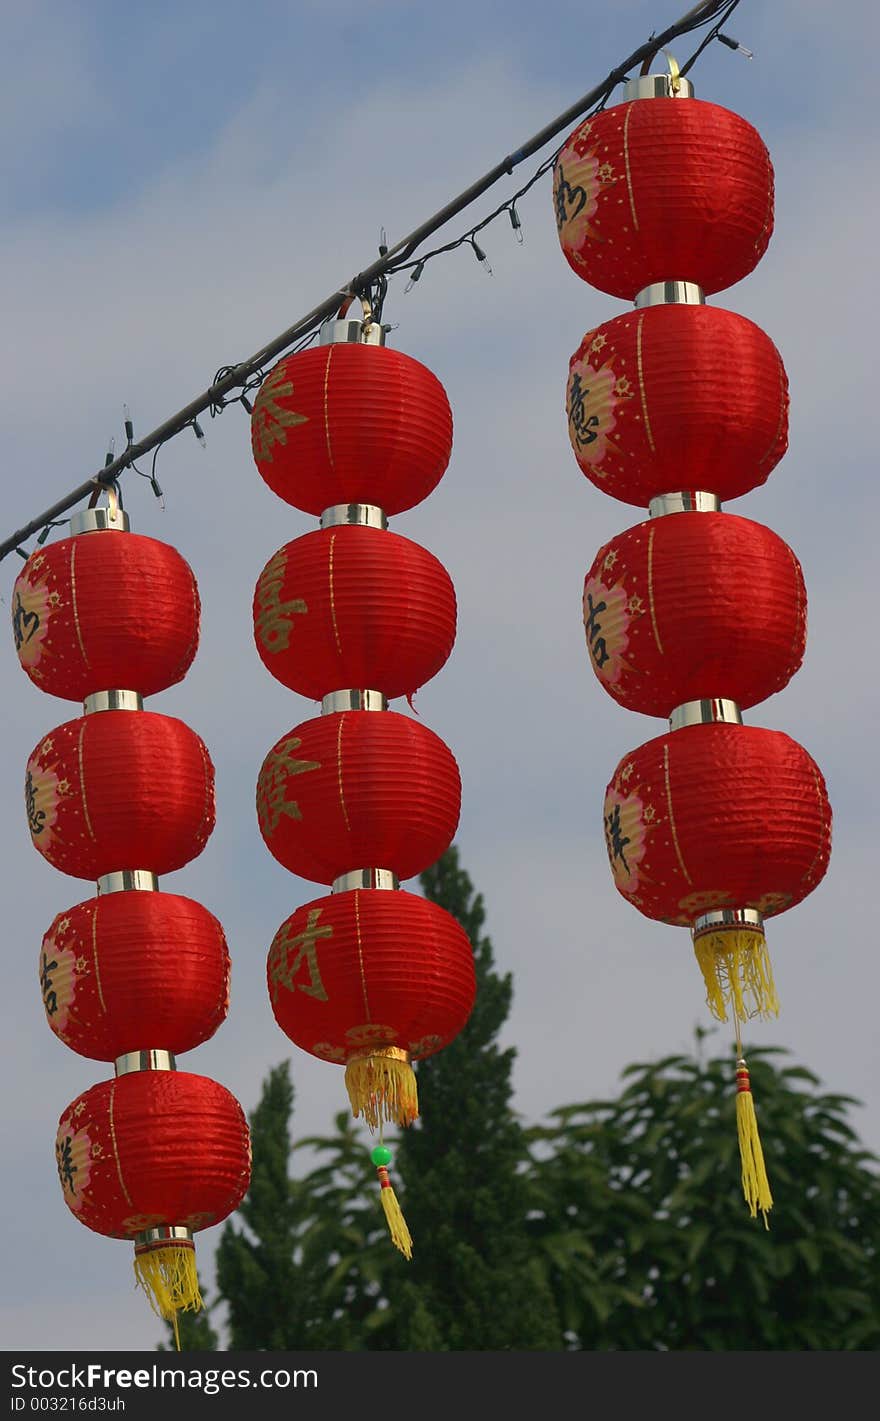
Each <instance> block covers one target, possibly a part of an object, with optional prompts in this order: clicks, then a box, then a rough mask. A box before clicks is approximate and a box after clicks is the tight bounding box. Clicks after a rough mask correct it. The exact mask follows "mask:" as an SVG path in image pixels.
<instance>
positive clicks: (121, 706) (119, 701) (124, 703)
mask: <svg viewBox="0 0 880 1421" xmlns="http://www.w3.org/2000/svg"><path fill="white" fill-rule="evenodd" d="M143 708H144V699H143V696H142V695H141V694H140V692H139V691H120V690H114V691H92V693H91V695H89V696H86V698H85V700H84V701H83V715H94V713H95V712H96V711H108V710H130V711H135V710H143Z"/></svg>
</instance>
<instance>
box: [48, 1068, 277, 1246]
mask: <svg viewBox="0 0 880 1421" xmlns="http://www.w3.org/2000/svg"><path fill="white" fill-rule="evenodd" d="M56 1155H57V1160H58V1173H59V1177H60V1180H61V1188H62V1191H63V1194H64V1202H65V1203H66V1204H67V1206H68V1208H69V1209H70V1210H71V1211H72V1212H73V1213H74V1214H75V1215H76V1217H77V1218H78V1219H79V1221H80V1223H83V1224H85V1225H86V1226H87V1227H88V1228H90V1229H94V1231H95V1233H100V1234H104V1235H105V1236H106V1237H108V1238H134V1237H135V1236H136V1235H137V1234H139V1233H143V1232H144V1231H145V1230H147V1229H151V1228H156V1227H158V1226H159V1225H161V1224H173V1225H176V1226H178V1227H182V1228H187V1229H190V1230H192V1232H194V1233H195V1232H196V1231H197V1230H198V1229H205V1228H208V1227H209V1226H210V1225H211V1224H218V1223H220V1222H221V1221H222V1220H223V1219H225V1218H226V1217H227V1215H229V1214H231V1213H232V1211H233V1209H236V1208H237V1207H238V1205H239V1204H240V1203H241V1201H242V1199H243V1198H244V1195H245V1192H246V1190H247V1187H248V1182H249V1175H250V1144H249V1136H248V1128H247V1123H246V1121H245V1118H244V1114H243V1112H242V1109H241V1106H240V1105H239V1104H238V1101H237V1100H236V1099H235V1097H234V1096H232V1095H230V1093H229V1091H228V1090H226V1089H225V1088H224V1087H223V1086H221V1085H218V1084H217V1082H216V1081H212V1080H209V1079H208V1077H207V1076H196V1075H191V1074H189V1073H188V1072H186V1071H135V1072H132V1073H130V1074H128V1075H123V1076H119V1077H118V1078H117V1079H115V1080H110V1081H100V1082H99V1083H98V1084H97V1085H94V1086H90V1087H89V1089H88V1090H86V1091H84V1092H83V1094H82V1095H80V1096H78V1097H77V1099H76V1100H75V1101H73V1102H72V1104H70V1105H69V1106H68V1107H67V1109H66V1110H65V1111H64V1112H63V1114H62V1116H61V1120H60V1123H59V1126H58V1139H57V1143H56Z"/></svg>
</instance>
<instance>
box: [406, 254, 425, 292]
mask: <svg viewBox="0 0 880 1421" xmlns="http://www.w3.org/2000/svg"><path fill="white" fill-rule="evenodd" d="M424 270H425V263H424V262H416V265H415V266H414V267H413V269H412V271H411V273H410V278H409V281H408V282H407V283H406V286H405V287H404V288H403V294H404V296H405V295H406V293H407V291H412V289H413V287H414V286H415V284H416V282H417V281H418V279H419V277H420V276H421V274H422V272H423V271H424Z"/></svg>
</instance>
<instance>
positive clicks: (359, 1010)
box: [252, 302, 476, 1258]
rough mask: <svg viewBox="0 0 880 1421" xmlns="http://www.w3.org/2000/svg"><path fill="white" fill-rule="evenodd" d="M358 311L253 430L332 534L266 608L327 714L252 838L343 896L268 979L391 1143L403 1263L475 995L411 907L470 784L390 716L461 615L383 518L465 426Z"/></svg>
mask: <svg viewBox="0 0 880 1421" xmlns="http://www.w3.org/2000/svg"><path fill="white" fill-rule="evenodd" d="M347 309H348V303H343V305H342V307H341V309H340V311H339V313H338V316H337V318H336V319H331V320H329V321H328V322H326V323H325V325H324V326H323V327H322V328H321V338H320V344H319V345H318V346H315V347H313V348H312V349H310V350H307V351H302V352H300V353H297V354H294V355H291V356H287V357H286V358H285V359H283V360H281V361H280V362H279V364H278V365H277V366H276V367H275V369H274V370H273V371H271V372H270V373H269V375H268V376H267V378H266V380H265V382H264V384H263V386H262V388H261V390H260V393H259V395H258V396H257V399H256V402H255V404H254V410H253V416H252V436H253V452H254V458H255V462H256V465H257V468H258V470H259V472H260V474H261V476H262V478H263V479H264V481H265V482H266V483H267V484H268V486H269V487H270V488H271V489H272V490H273V492H274V493H276V494H277V495H278V497H279V498H281V499H283V500H284V501H285V502H286V503H288V504H291V505H293V507H294V508H297V509H299V510H300V511H302V512H304V513H309V514H312V515H313V516H317V517H318V519H319V526H318V528H317V529H316V530H315V531H313V532H309V533H306V534H304V535H303V536H302V537H299V538H296V539H294V541H293V542H290V543H286V544H285V545H284V546H283V547H281V548H279V549H278V551H277V552H275V553H274V554H273V555H272V557H271V558H270V559H269V561H268V563H267V564H266V566H265V568H264V569H263V571H262V573H261V574H260V577H259V578H258V580H257V585H256V590H255V594H254V604H253V613H254V636H255V640H256V645H257V650H258V652H259V655H260V658H261V660H262V662H263V665H264V666H265V667H266V669H267V670H268V671H269V672H270V674H271V675H272V676H273V677H275V679H276V680H278V681H280V682H281V683H282V684H283V685H285V686H287V687H288V688H289V689H290V690H292V691H295V692H296V693H297V694H299V695H302V696H305V697H307V698H310V699H312V700H314V701H320V703H321V714H320V716H319V717H317V718H315V719H310V720H307V721H304V722H302V723H300V724H298V725H296V726H295V727H294V728H293V729H292V730H290V731H288V732H287V733H286V734H285V735H284V736H282V737H281V739H280V740H279V741H278V743H277V744H276V745H275V746H273V748H272V749H271V750H270V752H269V754H268V755H267V756H266V759H265V761H264V763H263V766H262V768H261V770H260V774H259V780H258V785H257V813H258V819H259V826H260V831H261V833H262V836H263V839H264V840H265V843H266V845H267V847H268V849H269V851H270V852H271V853H272V854H273V855H274V857H275V858H276V859H277V860H278V861H279V863H281V864H282V865H283V866H284V867H285V868H287V869H288V870H289V871H290V872H291V873H294V874H297V875H299V877H301V878H305V879H308V880H311V881H313V882H317V883H321V884H326V885H327V886H328V887H330V889H331V893H330V896H326V897H323V898H318V899H314V900H312V901H310V902H308V903H306V904H305V905H303V906H302V907H300V908H298V909H297V910H296V911H295V912H294V913H293V914H292V915H291V916H290V917H289V918H288V919H287V920H286V921H285V922H284V923H283V924H282V925H281V927H280V928H279V930H278V932H277V933H276V935H275V938H274V940H273V942H272V945H271V947H270V950H269V957H268V964H267V978H268V988H269V995H270V999H271V1003H272V1010H273V1012H274V1015H275V1019H276V1021H277V1022H278V1025H279V1026H280V1027H281V1029H282V1031H283V1032H284V1033H285V1035H286V1036H288V1037H289V1039H290V1040H291V1041H293V1042H294V1043H295V1044H296V1045H297V1046H298V1047H300V1048H301V1049H302V1050H304V1051H306V1052H308V1053H310V1054H311V1055H312V1056H315V1057H317V1058H318V1059H320V1060H325V1061H330V1062H334V1063H336V1064H338V1065H341V1066H343V1067H344V1068H345V1085H346V1089H347V1092H348V1097H349V1101H350V1104H351V1109H352V1114H353V1115H354V1116H362V1117H363V1118H364V1119H365V1121H366V1123H367V1125H368V1126H369V1128H370V1129H371V1130H373V1131H375V1130H377V1129H378V1131H379V1143H378V1144H377V1145H376V1147H375V1148H374V1149H373V1151H372V1156H371V1158H372V1161H373V1163H374V1164H375V1166H376V1168H377V1171H378V1177H379V1184H380V1199H381V1203H382V1207H383V1210H384V1213H385V1217H386V1220H387V1222H388V1226H389V1230H390V1233H391V1238H392V1240H393V1242H394V1244H395V1245H396V1247H397V1248H398V1249H400V1251H401V1252H402V1253H403V1254H404V1256H405V1257H406V1258H410V1257H411V1254H412V1239H411V1237H410V1234H409V1230H408V1228H407V1226H406V1223H405V1221H404V1218H403V1215H402V1213H401V1210H400V1206H399V1204H398V1202H397V1198H396V1195H395V1193H394V1190H393V1188H392V1186H391V1182H390V1177H389V1173H388V1166H389V1164H390V1162H391V1151H390V1149H389V1148H388V1146H387V1145H386V1144H385V1141H384V1124H385V1122H389V1121H390V1122H393V1123H395V1124H397V1125H400V1126H407V1125H410V1124H411V1123H412V1122H413V1121H414V1120H415V1119H416V1117H417V1115H418V1094H417V1087H416V1077H415V1073H414V1071H413V1068H412V1067H413V1062H415V1061H418V1060H421V1059H423V1058H424V1057H426V1056H430V1055H433V1054H434V1053H436V1052H437V1051H440V1050H442V1049H443V1047H445V1046H447V1045H448V1044H449V1043H450V1042H451V1041H452V1040H453V1039H454V1037H455V1036H457V1035H458V1033H459V1032H460V1031H461V1029H462V1027H463V1026H464V1025H465V1023H466V1021H467V1019H468V1016H469V1015H470V1012H471V1009H472V1007H473V1002H474V995H475V991H476V981H475V974H474V964H473V952H472V949H471V945H470V943H469V941H468V939H467V936H466V934H465V933H464V931H463V929H462V928H461V927H460V925H459V924H458V922H457V921H456V920H455V918H453V917H452V916H451V914H449V913H447V912H446V911H445V910H444V909H443V908H440V907H439V906H438V905H436V904H434V903H431V902H429V901H428V900H427V899H425V898H423V897H421V896H420V895H417V894H414V893H409V892H406V891H405V890H403V889H401V888H400V881H401V880H402V879H407V878H411V877H413V876H415V875H416V874H419V873H421V872H422V871H423V870H424V869H426V868H428V867H429V866H430V865H431V864H432V863H434V862H435V861H436V860H437V859H438V858H440V856H441V855H442V854H443V853H444V852H445V850H446V849H447V848H448V847H449V845H450V843H451V842H452V839H453V836H454V834H455V830H456V827H457V825H458V818H459V811H460V804H461V782H460V778H459V772H458V766H457V764H456V762H455V759H454V757H453V755H452V753H451V751H450V750H449V749H448V748H447V746H446V745H445V744H444V743H443V741H442V740H440V739H439V737H438V736H437V735H435V734H434V732H433V731H431V730H429V729H427V727H425V726H423V725H422V724H421V723H420V722H419V721H417V720H413V719H412V718H410V717H408V716H406V715H403V714H400V713H399V712H397V711H395V710H390V709H389V706H388V703H389V701H390V700H392V699H394V698H396V697H401V696H404V697H406V698H407V699H411V697H412V696H413V695H414V694H415V693H416V691H417V690H418V689H419V688H420V687H421V686H422V685H424V684H425V682H426V681H428V680H429V679H430V678H431V677H433V676H434V675H436V674H437V672H438V671H439V670H440V669H441V667H442V666H443V665H444V663H445V662H446V660H447V658H448V656H449V654H450V652H451V650H452V645H453V642H454V639H455V625H456V603H455V593H454V590H453V587H452V583H451V581H450V579H449V575H448V573H447V572H446V570H445V568H444V567H443V566H442V564H441V563H440V562H438V560H437V559H436V558H435V557H434V556H433V555H432V554H431V553H429V552H428V551H427V550H426V549H424V548H422V547H420V546H419V545H418V544H417V543H413V542H411V541H410V540H409V539H407V538H404V537H402V536H401V535H399V534H397V533H393V532H391V531H390V530H389V528H388V518H389V515H395V514H398V513H401V512H404V511H405V510H406V509H408V508H412V507H413V506H414V505H415V504H417V503H420V502H421V501H422V500H423V499H425V498H426V497H427V496H428V495H429V494H430V493H431V491H432V489H433V488H434V487H435V486H436V484H437V483H438V481H439V479H440V478H441V477H442V475H443V473H444V471H445V469H446V467H447V464H448V462H449V458H450V454H451V449H452V414H451V411H450V408H449V403H448V400H447V398H446V394H445V392H444V390H443V388H442V386H441V385H440V383H439V381H438V380H437V379H436V377H435V376H434V375H433V374H431V372H430V371H429V370H427V369H426V368H425V367H424V366H423V365H421V364H420V363H419V362H418V361H416V360H414V359H413V358H412V357H411V356H408V355H404V354H402V353H400V352H398V351H396V350H393V349H391V348H390V347H389V346H387V345H386V343H385V330H384V328H383V327H382V326H381V325H380V324H379V323H378V322H377V321H375V320H374V319H373V317H372V311H371V308H370V307H369V305H368V304H367V303H366V302H364V303H363V316H362V319H348V318H347V314H346V313H347Z"/></svg>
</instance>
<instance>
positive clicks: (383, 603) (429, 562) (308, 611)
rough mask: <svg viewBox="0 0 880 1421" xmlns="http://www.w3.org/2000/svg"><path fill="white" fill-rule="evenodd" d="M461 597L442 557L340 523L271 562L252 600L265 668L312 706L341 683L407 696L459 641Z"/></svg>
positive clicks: (306, 537)
mask: <svg viewBox="0 0 880 1421" xmlns="http://www.w3.org/2000/svg"><path fill="white" fill-rule="evenodd" d="M455 620H456V605H455V592H454V590H453V586H452V581H451V579H450V577H449V574H448V572H447V571H446V569H445V568H444V567H443V565H442V563H440V562H439V561H438V560H437V558H435V557H434V556H433V554H432V553H429V552H428V551H427V550H426V549H425V548H422V547H420V546H419V545H418V543H414V542H412V541H411V540H410V539H409V538H403V537H401V536H400V535H399V534H397V533H392V532H391V531H390V530H388V529H381V528H369V527H358V526H352V525H345V524H343V525H341V526H339V527H333V528H322V529H318V530H317V531H316V532H314V533H306V534H305V535H304V536H303V537H302V538H296V539H295V540H294V541H293V542H292V543H287V544H285V546H284V547H283V548H279V550H278V552H277V553H275V555H274V556H273V557H272V558H270V560H269V562H268V563H267V564H266V566H265V568H264V569H263V571H262V573H261V574H260V577H259V580H258V582H257V587H256V592H255V594H254V634H255V640H256V644H257V650H258V652H259V654H260V657H261V659H262V661H263V664H264V666H265V667H266V669H267V670H268V671H270V672H271V673H272V675H273V676H274V677H275V679H276V680H277V681H280V682H282V684H283V685H285V686H288V687H289V688H290V689H291V690H292V691H297V692H298V693H299V694H300V695H301V696H306V697H308V698H310V699H311V700H320V699H321V698H322V697H323V696H325V695H327V694H328V693H329V692H331V691H335V690H337V689H339V688H340V687H343V686H367V685H369V686H370V687H372V689H373V690H376V691H381V692H382V694H383V695H385V696H387V697H388V698H389V699H393V698H394V697H396V696H411V695H414V694H415V692H416V691H417V690H418V689H419V687H420V686H423V685H424V684H425V682H426V681H429V680H430V679H431V677H432V676H435V675H436V674H437V672H438V671H439V670H440V669H441V667H442V666H443V665H444V663H445V662H446V659H447V657H448V656H449V653H450V652H451V650H452V645H453V642H454V641H455Z"/></svg>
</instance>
